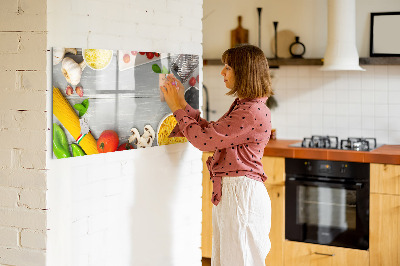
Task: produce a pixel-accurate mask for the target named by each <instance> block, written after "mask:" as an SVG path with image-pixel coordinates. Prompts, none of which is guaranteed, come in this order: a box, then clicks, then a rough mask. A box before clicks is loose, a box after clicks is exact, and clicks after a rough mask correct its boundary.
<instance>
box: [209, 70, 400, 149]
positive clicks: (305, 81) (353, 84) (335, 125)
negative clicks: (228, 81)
mask: <svg viewBox="0 0 400 266" xmlns="http://www.w3.org/2000/svg"><path fill="white" fill-rule="evenodd" d="M221 67H222V66H207V67H204V84H205V85H206V86H207V87H208V89H209V91H210V98H211V101H210V109H211V110H215V111H216V113H214V114H210V120H217V119H218V118H219V117H220V116H221V115H222V114H223V113H224V112H225V111H226V110H227V109H228V108H229V106H230V104H231V103H232V101H233V98H232V97H229V96H226V95H225V93H226V91H227V90H226V88H225V86H224V84H223V81H222V78H221V76H219V75H216V73H219V71H220V70H221ZM362 67H363V68H365V69H366V71H365V72H357V71H338V72H323V71H320V70H319V66H281V67H280V68H279V69H272V70H271V73H272V75H273V76H274V78H273V80H272V85H273V88H274V91H275V98H276V100H277V102H278V108H276V109H273V110H272V113H271V118H272V127H273V128H276V129H277V137H278V138H280V139H302V138H303V137H311V135H332V136H338V137H339V138H340V139H342V138H347V137H376V138H377V141H378V142H379V143H381V144H399V143H400V66H386V65H384V66H372V65H365V66H362ZM210 84H212V85H210Z"/></svg>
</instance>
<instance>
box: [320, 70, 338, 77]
mask: <svg viewBox="0 0 400 266" xmlns="http://www.w3.org/2000/svg"><path fill="white" fill-rule="evenodd" d="M322 75H323V77H324V78H335V75H336V74H335V71H322Z"/></svg>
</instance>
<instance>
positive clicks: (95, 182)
mask: <svg viewBox="0 0 400 266" xmlns="http://www.w3.org/2000/svg"><path fill="white" fill-rule="evenodd" d="M76 6H79V8H75V7H76ZM47 8H48V17H47V25H48V45H47V46H48V48H50V47H56V46H64V47H83V48H85V47H90V48H106V49H115V50H117V49H126V50H145V51H157V52H170V53H192V54H198V55H200V56H202V45H201V42H202V23H201V18H202V14H203V12H202V0H190V1H187V0H150V1H149V0H135V1H131V0H118V1H109V0H91V1H77V0H68V1H65V0H63V1H62V0H54V1H49V3H48V6H47ZM60 17H67V18H68V19H65V20H64V19H59V18H60ZM72 36H73V37H72ZM200 76H202V72H201V71H200ZM48 82H49V86H51V83H50V81H48ZM48 104H50V103H48ZM48 114H49V118H50V117H51V113H50V110H49V113H48ZM48 126H51V124H50V123H49V122H48ZM48 145H50V143H48ZM0 156H1V153H0ZM21 156H22V155H21ZM35 164H40V161H39V162H36V163H35ZM47 168H48V169H49V171H48V176H47V188H48V193H47V208H48V213H49V214H48V228H49V229H50V230H49V231H48V233H47V258H46V259H47V264H48V265H57V266H64V265H65V266H70V265H96V266H101V265H118V266H120V265H122V266H125V265H126V266H128V265H129V266H130V265H167V266H168V265H171V266H172V265H174V266H175V265H178V266H179V265H193V266H194V265H201V250H200V245H201V238H200V237H201V191H202V188H201V182H202V174H201V171H202V167H201V152H199V151H197V150H196V149H194V148H193V147H191V146H190V144H188V143H186V144H176V145H171V146H169V147H153V148H151V149H142V150H133V151H124V152H115V153H111V154H101V155H92V156H85V157H82V158H70V159H63V160H52V159H50V156H49V158H48V161H47ZM32 191H34V189H33V188H32ZM31 204H34V205H36V206H37V205H38V204H39V205H40V202H31ZM59 243H63V245H59Z"/></svg>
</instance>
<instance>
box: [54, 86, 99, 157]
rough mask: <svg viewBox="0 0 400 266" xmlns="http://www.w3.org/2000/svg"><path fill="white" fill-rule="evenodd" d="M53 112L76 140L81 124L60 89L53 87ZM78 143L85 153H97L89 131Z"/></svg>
mask: <svg viewBox="0 0 400 266" xmlns="http://www.w3.org/2000/svg"><path fill="white" fill-rule="evenodd" d="M53 114H54V115H55V116H56V117H57V118H58V120H59V121H60V123H61V124H62V125H63V126H64V127H65V128H66V129H67V130H68V132H69V133H70V134H71V135H72V137H73V138H74V139H75V140H77V139H78V138H79V136H80V135H81V126H80V123H79V117H78V115H77V114H76V113H75V111H74V109H72V107H71V105H70V104H69V102H68V101H67V99H65V98H64V96H63V95H62V94H61V92H60V90H59V89H58V88H56V87H53ZM79 145H80V146H81V147H82V149H83V150H84V151H85V153H86V154H87V155H90V154H98V153H99V152H98V151H97V143H96V140H95V139H94V137H93V136H92V134H90V132H89V133H88V134H86V135H85V136H84V137H83V138H82V140H81V141H80V142H79Z"/></svg>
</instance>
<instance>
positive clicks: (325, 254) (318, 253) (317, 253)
mask: <svg viewBox="0 0 400 266" xmlns="http://www.w3.org/2000/svg"><path fill="white" fill-rule="evenodd" d="M314 254H316V255H324V256H331V257H333V256H335V254H327V253H320V252H314Z"/></svg>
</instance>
